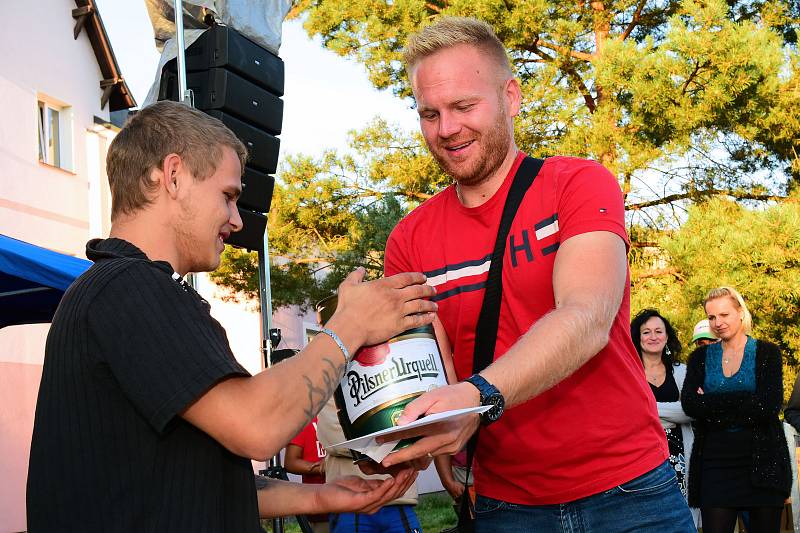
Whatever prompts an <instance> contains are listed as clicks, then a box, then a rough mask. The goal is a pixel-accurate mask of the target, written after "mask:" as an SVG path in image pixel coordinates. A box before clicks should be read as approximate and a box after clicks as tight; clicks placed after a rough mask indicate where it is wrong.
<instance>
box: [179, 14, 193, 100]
mask: <svg viewBox="0 0 800 533" xmlns="http://www.w3.org/2000/svg"><path fill="white" fill-rule="evenodd" d="M174 9H175V46H177V47H178V50H177V52H178V55H177V57H176V59H177V61H178V101H180V102H183V103H185V104H188V105H189V106H191V107H194V98H192V92H191V91H190V90H189V89H188V88H187V87H186V52H185V50H184V46H185V45H184V42H183V2H182V1H181V0H175V3H174Z"/></svg>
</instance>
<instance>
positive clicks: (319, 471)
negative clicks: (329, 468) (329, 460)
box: [308, 460, 325, 476]
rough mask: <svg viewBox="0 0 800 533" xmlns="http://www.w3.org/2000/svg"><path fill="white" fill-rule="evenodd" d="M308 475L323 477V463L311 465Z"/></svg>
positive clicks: (318, 462)
mask: <svg viewBox="0 0 800 533" xmlns="http://www.w3.org/2000/svg"><path fill="white" fill-rule="evenodd" d="M308 473H309V474H316V475H318V476H324V475H325V461H324V460H322V461H317V462H315V463H312V464H311V468H309V471H308Z"/></svg>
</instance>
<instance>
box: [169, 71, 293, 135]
mask: <svg viewBox="0 0 800 533" xmlns="http://www.w3.org/2000/svg"><path fill="white" fill-rule="evenodd" d="M186 87H187V88H189V89H191V90H192V92H193V93H194V106H195V107H196V108H197V109H200V110H201V111H212V110H217V111H223V112H225V113H229V114H231V115H233V116H235V117H236V118H238V119H240V120H242V121H244V122H247V123H248V124H250V125H252V126H255V127H256V128H259V129H262V130H264V131H266V132H268V133H271V134H273V135H279V134H280V132H281V124H282V122H283V100H281V99H280V98H278V97H277V96H275V95H274V94H272V93H270V92H268V91H265V90H264V89H262V88H260V87H259V86H257V85H255V84H254V83H250V82H249V81H247V80H245V79H244V78H242V77H240V76H237V75H236V74H234V73H232V72H228V71H227V70H225V69H221V68H212V69H209V70H203V71H199V72H190V73H188V74H187V75H186ZM158 99H159V100H178V74H177V73H176V72H169V71H165V72H164V74H162V76H161V86H160V87H159V97H158Z"/></svg>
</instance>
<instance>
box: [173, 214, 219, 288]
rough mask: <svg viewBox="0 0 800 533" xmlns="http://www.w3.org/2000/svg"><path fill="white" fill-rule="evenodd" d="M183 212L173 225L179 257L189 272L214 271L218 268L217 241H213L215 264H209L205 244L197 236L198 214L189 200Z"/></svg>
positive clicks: (201, 238) (201, 237) (200, 237)
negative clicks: (184, 262)
mask: <svg viewBox="0 0 800 533" xmlns="http://www.w3.org/2000/svg"><path fill="white" fill-rule="evenodd" d="M183 207H184V209H183V212H182V213H181V216H180V218H179V220H178V222H177V224H175V229H174V231H175V244H176V245H177V247H178V250H179V251H180V254H181V257H182V258H183V260H184V261H186V262H187V265H186V266H187V267H189V268H190V272H211V271H213V270H216V268H217V266H219V255H218V254H216V252H217V248H216V246H217V241H216V239H215V240H214V254H215V258H216V260H217V264H210V263H209V259H210V258H211V256H210V255H209V256H208V257H206V254H205V253H204V252H205V250H204V246H205V243H204V242H203V236H199V235H197V230H198V224H199V221H198V216H197V215H198V213H197V212H196V211H195V209H194V206H193V205H191V200H189V201H186V203H185V205H184V206H183Z"/></svg>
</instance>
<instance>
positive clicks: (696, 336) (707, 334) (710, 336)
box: [692, 318, 719, 348]
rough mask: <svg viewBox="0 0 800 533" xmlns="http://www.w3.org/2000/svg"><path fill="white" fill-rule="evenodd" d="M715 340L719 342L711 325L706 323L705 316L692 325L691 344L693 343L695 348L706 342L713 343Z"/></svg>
mask: <svg viewBox="0 0 800 533" xmlns="http://www.w3.org/2000/svg"><path fill="white" fill-rule="evenodd" d="M715 342H719V339H718V338H717V337H716V335H714V333H713V332H712V331H711V326H710V325H709V324H708V319H707V318H704V319H703V320H701V321H700V322H698V323H697V324H695V325H694V330H693V331H692V344H694V346H695V348H699V347H700V346H705V345H706V344H714V343H715Z"/></svg>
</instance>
